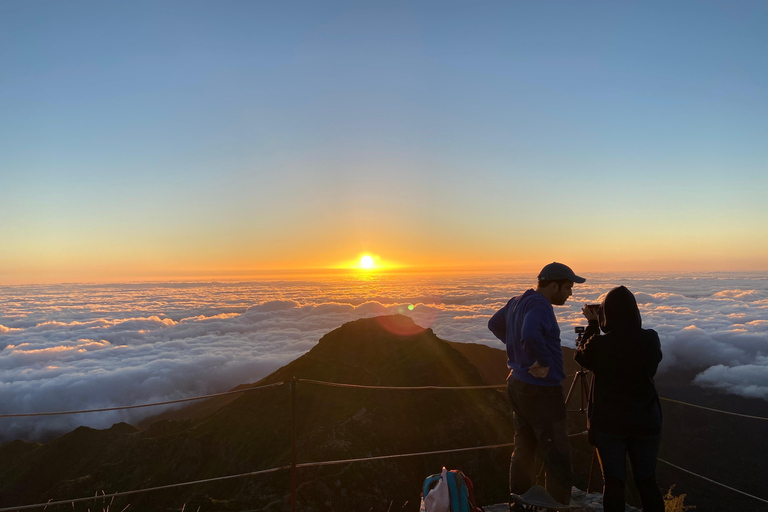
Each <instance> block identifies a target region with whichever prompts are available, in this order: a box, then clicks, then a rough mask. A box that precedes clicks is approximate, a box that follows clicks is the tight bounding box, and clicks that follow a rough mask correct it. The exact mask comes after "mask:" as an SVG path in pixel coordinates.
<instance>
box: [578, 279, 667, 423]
mask: <svg viewBox="0 0 768 512" xmlns="http://www.w3.org/2000/svg"><path fill="white" fill-rule="evenodd" d="M599 316H600V320H599V322H598V321H591V322H590V323H589V327H587V329H586V332H585V335H584V339H585V340H587V341H586V342H585V343H584V344H583V345H582V346H581V347H580V348H578V349H577V351H576V354H575V356H574V359H576V362H578V363H579V364H580V365H581V366H583V367H584V368H587V369H588V370H592V372H593V373H594V377H593V380H592V390H591V393H590V397H589V409H588V425H589V429H590V431H598V432H605V433H608V434H619V435H641V436H650V435H658V434H660V433H661V404H660V403H659V395H658V394H657V393H656V386H655V385H654V382H653V376H654V375H656V369H657V368H658V366H659V362H660V361H661V343H660V342H659V335H658V334H657V333H656V331H654V330H652V329H643V328H642V319H641V318H640V310H639V309H638V307H637V301H635V296H634V295H632V292H630V291H629V290H628V289H627V288H626V287H624V286H619V287H618V288H614V289H613V290H611V291H610V292H608V295H606V297H605V300H604V301H603V303H602V304H601V305H600V315H599ZM601 329H602V331H603V333H604V334H600V330H601Z"/></svg>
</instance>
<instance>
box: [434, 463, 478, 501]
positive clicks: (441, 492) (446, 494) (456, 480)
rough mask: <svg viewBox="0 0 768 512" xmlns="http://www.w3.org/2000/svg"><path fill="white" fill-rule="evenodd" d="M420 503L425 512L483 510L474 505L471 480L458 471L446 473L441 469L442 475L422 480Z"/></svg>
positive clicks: (438, 474)
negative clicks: (421, 502)
mask: <svg viewBox="0 0 768 512" xmlns="http://www.w3.org/2000/svg"><path fill="white" fill-rule="evenodd" d="M446 488H447V489H446ZM430 494H432V495H431V496H430ZM422 501H423V503H424V511H425V512H482V510H483V509H482V508H480V507H478V506H477V505H476V504H475V491H474V487H473V485H472V480H470V479H469V478H468V477H467V476H466V475H465V474H464V473H462V472H461V471H459V470H458V469H453V470H451V471H447V470H446V469H445V468H443V471H442V473H437V474H434V475H430V476H428V477H427V478H426V479H425V480H424V487H423V492H422Z"/></svg>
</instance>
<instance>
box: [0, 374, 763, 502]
mask: <svg viewBox="0 0 768 512" xmlns="http://www.w3.org/2000/svg"><path fill="white" fill-rule="evenodd" d="M298 382H304V383H307V384H315V385H323V386H330V387H342V388H357V389H379V390H390V391H417V390H482V389H502V388H505V387H506V385H504V384H499V385H483V386H372V385H361V384H344V383H338V382H326V381H319V380H312V379H296V378H294V379H292V380H291V381H288V382H285V381H280V382H275V383H272V384H266V385H262V386H255V387H250V388H246V389H238V390H234V391H227V392H223V393H213V394H208V395H200V396H195V397H189V398H181V399H177V400H168V401H163V402H153V403H146V404H137V405H129V406H121V407H108V408H101V409H84V410H76V411H56V412H38V413H17V414H0V418H19V417H40V416H56V415H66V414H87V413H98V412H106V411H116V410H123V409H136V408H141V407H154V406H160V405H169V404H176V403H183V402H191V401H195V400H204V399H208V398H215V397H220V396H226V395H234V394H242V393H248V392H251V391H256V390H261V389H267V388H274V387H279V386H284V385H285V384H289V385H290V388H291V395H292V405H291V407H292V409H293V413H294V420H293V422H294V423H295V412H296V405H295V394H296V384H297V383H298ZM661 399H662V400H666V401H669V402H672V403H677V404H682V405H687V406H691V407H696V408H699V409H704V410H708V411H712V412H718V413H722V414H729V415H733V416H739V417H744V418H749V419H757V420H763V421H768V418H765V417H762V416H752V415H747V414H740V413H734V412H730V411H723V410H720V409H713V408H710V407H704V406H700V405H696V404H691V403H688V402H682V401H679V400H673V399H669V398H664V397H661ZM291 432H292V439H291V444H292V461H291V464H289V465H284V466H280V467H275V468H270V469H263V470H259V471H252V472H248V473H240V474H237V475H228V476H221V477H214V478H208V479H203V480H194V481H189V482H180V483H176V484H168V485H162V486H157V487H148V488H144V489H136V490H131V491H121V492H115V493H111V494H103V493H102V495H98V494H97V495H95V496H89V497H84V498H75V499H67V500H60V501H49V502H46V503H36V504H31V505H21V506H13V507H5V508H0V512H11V511H16V510H30V509H35V508H41V507H49V506H54V505H67V504H72V506H73V507H74V504H75V503H79V502H84V501H91V500H98V499H107V498H112V499H114V498H116V497H121V496H128V495H132V494H139V493H146V492H152V491H159V490H165V489H173V488H178V487H185V486H190V485H198V484H203V483H210V482H217V481H223V480H232V479H237V478H245V477H249V476H257V475H265V474H269V473H275V472H278V471H284V470H291V510H292V511H295V510H296V508H295V507H296V476H295V474H296V470H297V469H299V468H308V467H323V466H331V465H337V464H352V463H358V462H371V461H379V460H389V459H398V458H405V457H422V456H429V455H439V454H447V453H460V452H468V451H475V450H488V449H500V448H508V447H512V446H514V443H501V444H494V445H485V446H473V447H467V448H453V449H449V450H435V451H425V452H414V453H402V454H393V455H380V456H372V457H362V458H353V459H342V460H332V461H319V462H304V463H297V462H296V450H295V425H292V429H291ZM586 434H587V432H586V431H584V432H578V433H575V434H570V435H569V437H578V436H582V435H586ZM658 460H659V461H660V462H662V463H664V464H667V465H669V466H671V467H673V468H675V469H678V470H680V471H683V472H685V473H688V474H690V475H693V476H696V477H698V478H700V479H702V480H705V481H707V482H710V483H713V484H716V485H718V486H721V487H723V488H725V489H728V490H730V491H733V492H736V493H738V494H741V495H743V496H746V497H749V498H753V499H755V500H757V501H760V502H762V503H766V504H768V500H765V499H763V498H760V497H758V496H754V495H752V494H749V493H746V492H744V491H741V490H739V489H735V488H733V487H730V486H728V485H725V484H723V483H720V482H717V481H715V480H712V479H710V478H707V477H705V476H703V475H699V474H697V473H694V472H692V471H689V470H687V469H684V468H681V467H679V466H676V465H674V464H672V463H670V462H667V461H665V460H663V459H658Z"/></svg>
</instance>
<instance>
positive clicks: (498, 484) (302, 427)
mask: <svg viewBox="0 0 768 512" xmlns="http://www.w3.org/2000/svg"><path fill="white" fill-rule="evenodd" d="M476 351H477V352H478V353H481V352H482V353H483V357H485V358H486V359H487V356H488V353H487V352H486V351H485V349H482V348H481V349H477V350H476ZM499 364H500V365H502V366H503V365H504V361H503V359H502V360H501V362H500V363H499ZM488 371H489V370H487V369H485V368H484V369H483V372H481V371H480V370H479V369H478V368H477V367H476V366H475V365H473V364H472V363H471V362H470V360H468V359H467V357H466V356H465V355H464V354H463V353H462V351H459V350H457V349H456V346H455V345H454V344H451V343H448V342H445V341H443V340H441V339H439V338H438V337H437V336H435V335H434V333H433V332H432V331H431V330H429V329H421V328H420V327H418V326H416V325H415V324H414V323H413V322H412V320H410V319H409V318H407V317H403V316H392V317H380V318H370V319H363V320H358V321H355V322H350V323H348V324H345V325H343V326H342V327H340V328H339V329H336V330H335V331H333V332H331V333H328V334H327V335H325V336H324V337H323V338H322V339H321V340H320V341H319V343H318V344H317V345H316V346H315V347H314V348H313V349H312V350H310V351H309V352H308V353H307V354H305V355H304V356H302V357H300V358H298V359H296V360H295V361H293V362H292V363H290V364H288V365H286V366H285V367H283V368H281V369H279V370H277V371H276V372H274V373H273V374H271V375H269V376H268V377H266V378H265V379H263V380H262V381H260V382H258V383H256V384H257V385H261V384H267V383H272V382H279V381H287V380H289V379H291V378H292V377H297V378H300V379H315V380H323V381H330V382H338V383H354V384H367V385H386V386H421V385H438V386H468V385H482V384H486V381H485V380H484V379H483V374H484V373H486V374H487V372H488ZM497 371H498V370H497ZM227 398H228V399H227V400H226V401H222V402H220V403H213V402H209V403H207V404H202V406H197V407H196V408H195V409H194V410H193V412H194V414H188V413H189V411H187V416H188V417H189V419H176V420H161V421H156V422H154V423H152V424H151V425H150V426H148V427H147V428H146V429H144V430H138V429H136V428H135V427H131V426H130V425H126V424H118V425H115V426H113V427H112V428H110V429H107V430H94V429H90V428H86V427H80V428H78V429H76V430H74V431H72V432H70V433H68V434H66V435H64V436H61V437H59V438H57V439H55V440H53V441H51V442H49V443H46V444H44V445H31V444H28V443H23V444H20V443H19V442H15V443H9V444H7V445H5V446H3V447H2V449H0V454H7V455H8V457H7V458H5V457H4V460H3V464H2V466H0V506H11V505H21V504H26V503H34V502H45V501H47V500H49V499H52V500H54V501H55V500H60V499H66V498H72V497H81V496H88V495H93V494H94V493H96V492H101V491H104V492H107V493H109V492H115V491H120V490H129V489H137V488H144V487H153V486H158V485H165V484H171V483H176V482H184V481H188V480H197V479H204V478H211V477H219V476H223V475H231V474H238V473H244V472H250V471H256V470H260V469H265V468H273V467H280V466H283V465H285V464H287V463H289V461H290V446H291V443H290V424H291V400H290V393H289V390H288V386H287V385H285V386H280V387H275V388H268V389H262V390H256V391H253V392H250V393H245V394H243V395H241V396H238V397H236V398H234V399H229V397H227ZM296 403H297V410H298V414H297V452H298V460H299V462H300V463H301V462H313V461H326V460H339V459H349V458H358V457H368V456H376V455H387V454H400V453H413V452H421V451H431V450H442V449H451V448H464V447H472V446H482V445H487V444H496V443H504V442H510V441H511V439H512V437H513V430H512V426H511V425H512V422H511V416H510V410H509V406H508V403H507V399H506V397H505V394H504V392H503V391H502V390H495V389H488V390H473V391H466V390H464V391H443V390H421V391H400V390H396V391H383V390H373V389H355V388H338V387H328V386H322V385H318V384H312V383H305V382H300V383H299V384H298V386H297V397H296ZM510 451H511V450H510V449H498V450H482V451H472V452H463V453H460V454H456V455H439V456H431V457H407V458H399V459H392V460H384V461H377V462H363V463H353V464H340V465H332V466H326V467H319V468H305V469H300V470H299V474H298V480H299V483H300V486H299V492H298V500H299V504H300V508H301V510H305V511H307V510H352V509H354V510H365V511H367V510H370V509H373V510H382V511H383V510H387V508H388V507H389V506H390V504H391V503H394V505H392V506H393V510H395V509H400V508H401V507H402V506H403V504H404V503H405V502H406V501H407V502H408V503H409V505H407V506H406V510H415V509H416V508H418V495H419V487H420V484H421V481H422V480H423V479H424V477H425V476H427V475H428V474H430V473H434V472H438V471H439V469H440V467H441V466H442V465H443V464H445V465H448V466H451V467H459V468H461V469H463V470H465V471H466V472H467V474H469V475H471V476H474V477H475V479H476V480H477V481H478V485H477V492H478V495H479V497H481V499H484V500H487V501H493V502H498V501H503V500H504V499H505V496H506V488H507V482H506V481H507V475H506V469H505V468H506V465H507V464H508V458H509V454H510ZM288 489H289V472H287V471H281V472H277V473H274V474H269V475H264V476H257V477H249V478H243V479H237V480H230V481H223V482H216V483H210V484H201V485H196V486H194V487H186V488H181V489H175V490H167V491H161V492H153V493H147V494H137V495H133V496H130V497H126V498H124V499H120V500H116V502H115V503H114V504H113V506H112V507H111V508H112V509H118V510H119V509H122V507H123V506H125V505H126V504H129V503H130V504H131V510H137V509H138V510H147V509H152V510H172V509H175V510H179V509H181V507H182V506H183V505H185V504H186V508H187V509H192V510H195V509H196V508H197V506H202V508H201V510H276V511H277V510H285V509H286V506H287V491H288ZM352 504H354V507H352V508H351V505H352ZM86 505H87V504H83V505H81V506H80V508H82V510H86V508H87V507H86ZM91 505H92V504H91ZM395 507H396V508H395ZM90 508H91V509H93V508H94V507H93V506H91V507H90ZM66 509H67V510H71V507H70V506H67V507H66ZM49 510H50V507H49ZM62 510H63V508H62Z"/></svg>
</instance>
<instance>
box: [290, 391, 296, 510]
mask: <svg viewBox="0 0 768 512" xmlns="http://www.w3.org/2000/svg"><path fill="white" fill-rule="evenodd" d="M290 386H291V512H296V377H293V378H292V379H291V383H290Z"/></svg>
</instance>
